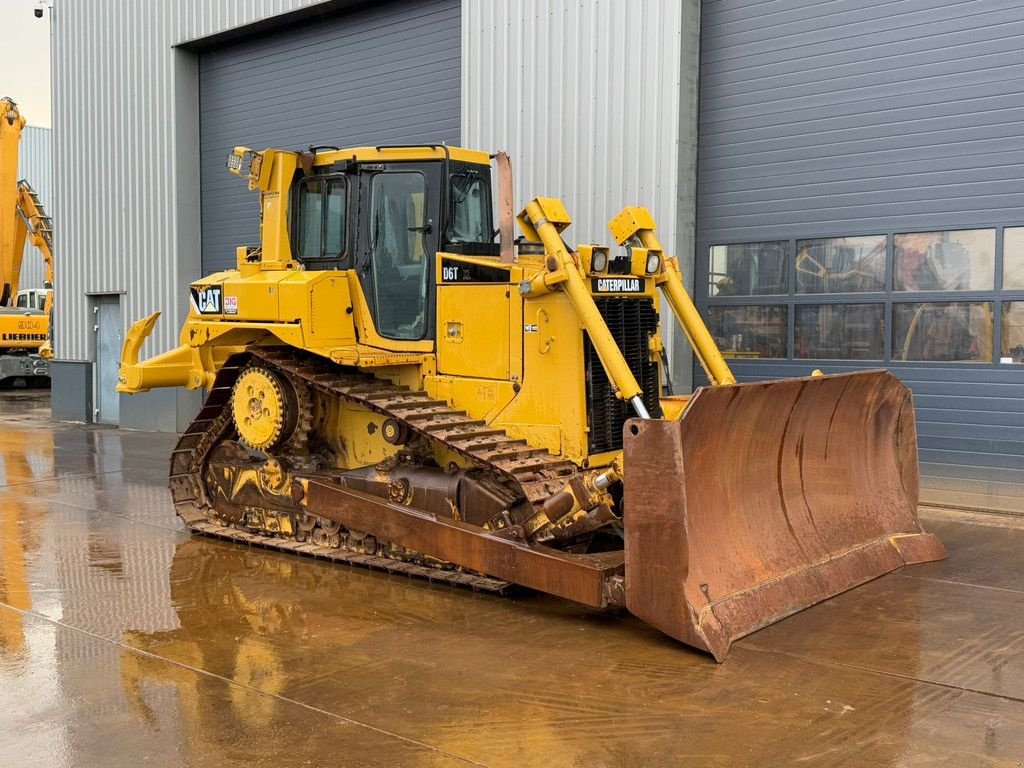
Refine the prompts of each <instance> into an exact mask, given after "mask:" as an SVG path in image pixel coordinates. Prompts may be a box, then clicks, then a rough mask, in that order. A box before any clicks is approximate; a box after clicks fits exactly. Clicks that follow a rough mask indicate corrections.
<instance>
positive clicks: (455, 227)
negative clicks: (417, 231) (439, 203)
mask: <svg viewBox="0 0 1024 768" xmlns="http://www.w3.org/2000/svg"><path fill="white" fill-rule="evenodd" d="M451 201H452V213H451V222H450V223H449V226H448V234H447V237H446V238H445V239H446V242H449V243H490V242H493V240H494V233H493V230H492V228H491V191H490V189H489V187H488V184H487V182H486V181H484V179H483V178H482V177H481V176H480V175H479V172H477V171H475V170H468V171H460V172H458V173H453V174H452V177H451Z"/></svg>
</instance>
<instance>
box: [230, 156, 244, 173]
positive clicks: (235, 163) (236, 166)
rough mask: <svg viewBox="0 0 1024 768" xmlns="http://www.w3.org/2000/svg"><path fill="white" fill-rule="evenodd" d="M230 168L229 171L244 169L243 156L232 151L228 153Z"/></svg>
mask: <svg viewBox="0 0 1024 768" xmlns="http://www.w3.org/2000/svg"><path fill="white" fill-rule="evenodd" d="M228 170H229V171H236V172H237V171H240V170H242V157H241V155H236V154H235V153H234V152H232V153H231V154H230V155H228Z"/></svg>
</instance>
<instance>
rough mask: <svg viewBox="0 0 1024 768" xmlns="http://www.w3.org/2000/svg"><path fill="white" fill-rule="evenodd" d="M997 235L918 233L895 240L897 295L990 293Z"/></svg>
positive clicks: (969, 231)
mask: <svg viewBox="0 0 1024 768" xmlns="http://www.w3.org/2000/svg"><path fill="white" fill-rule="evenodd" d="M995 253H996V231H995V230H994V229H966V230H958V231H949V232H915V233H912V234H905V235H896V236H895V238H894V239H893V288H894V290H897V291H967V290H971V291H991V290H992V289H993V288H995Z"/></svg>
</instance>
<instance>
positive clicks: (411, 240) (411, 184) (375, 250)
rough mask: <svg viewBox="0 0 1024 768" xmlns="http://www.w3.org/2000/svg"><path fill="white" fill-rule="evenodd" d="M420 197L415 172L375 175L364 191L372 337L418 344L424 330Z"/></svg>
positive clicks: (422, 186) (425, 262)
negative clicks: (367, 191) (370, 267)
mask: <svg viewBox="0 0 1024 768" xmlns="http://www.w3.org/2000/svg"><path fill="white" fill-rule="evenodd" d="M426 194H427V187H426V179H424V177H423V174H422V173H419V172H418V171H403V172H400V173H379V174H377V175H376V176H374V177H373V181H372V183H371V185H370V205H371V209H370V210H371V213H370V251H371V256H370V258H371V262H372V265H373V290H374V306H375V308H376V313H377V316H376V322H377V332H378V333H380V334H381V335H382V336H386V337H387V338H390V339H420V338H423V334H424V332H425V330H426V301H427V298H426V297H427V270H428V268H429V262H430V260H429V259H427V258H424V256H425V255H426V254H425V243H424V240H425V237H426V235H427V233H428V232H429V230H430V228H429V227H428V226H427V220H426Z"/></svg>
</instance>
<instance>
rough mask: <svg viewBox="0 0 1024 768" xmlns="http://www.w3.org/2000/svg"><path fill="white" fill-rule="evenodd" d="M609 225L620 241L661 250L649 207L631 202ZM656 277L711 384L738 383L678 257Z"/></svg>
mask: <svg viewBox="0 0 1024 768" xmlns="http://www.w3.org/2000/svg"><path fill="white" fill-rule="evenodd" d="M608 228H609V229H610V230H611V232H612V235H613V236H614V237H615V239H616V241H617V242H618V243H619V245H623V244H625V243H628V242H629V241H630V240H632V239H633V238H636V239H638V240H639V241H640V244H641V245H643V247H644V248H649V249H651V250H658V251H662V252H664V251H663V250H662V247H661V243H660V242H659V240H658V236H657V235H655V234H654V218H653V217H652V216H651V213H650V211H648V210H647V209H646V208H639V207H636V206H629V207H627V208H623V209H622V211H621V213H619V215H618V216H616V217H615V218H614V219H612V220H611V221H610V222H608ZM655 281H656V282H657V284H658V285H659V286H660V287H661V290H662V292H663V293H664V295H665V299H666V300H667V301H668V304H669V306H670V307H671V308H672V314H674V315H675V316H676V320H678V321H679V325H680V326H682V328H683V333H685V334H686V338H687V339H688V340H689V342H690V346H691V347H692V348H693V351H694V353H695V354H696V355H697V359H698V360H700V364H701V367H703V368H704V372H705V373H706V374H707V376H708V379H709V380H710V381H711V383H712V384H735V383H736V377H735V376H734V375H733V373H732V371H731V370H730V369H729V364H728V363H726V362H725V358H724V357H722V353H721V351H719V349H718V345H717V344H715V340H714V338H713V337H712V336H711V332H710V331H708V327H707V326H706V325H705V324H704V319H703V318H702V317H701V316H700V313H699V312H698V311H697V307H696V306H694V303H693V300H692V299H691V298H690V295H689V294H688V293H687V292H686V287H685V286H684V285H683V277H682V275H681V274H680V272H679V262H678V260H677V259H675V258H666V259H664V267H663V268H662V271H661V274H659V275H658V276H657V277H656V279H655Z"/></svg>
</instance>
